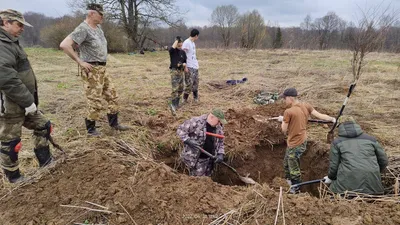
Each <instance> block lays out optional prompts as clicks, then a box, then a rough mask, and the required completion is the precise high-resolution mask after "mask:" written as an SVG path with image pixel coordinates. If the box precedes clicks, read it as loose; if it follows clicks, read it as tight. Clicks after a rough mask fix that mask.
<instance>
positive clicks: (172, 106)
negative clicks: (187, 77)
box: [168, 99, 176, 116]
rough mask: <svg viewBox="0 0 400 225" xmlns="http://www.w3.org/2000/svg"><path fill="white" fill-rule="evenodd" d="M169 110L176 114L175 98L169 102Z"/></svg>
mask: <svg viewBox="0 0 400 225" xmlns="http://www.w3.org/2000/svg"><path fill="white" fill-rule="evenodd" d="M168 106H169V110H170V111H171V114H172V115H173V116H176V107H175V99H172V100H170V101H169V103H168Z"/></svg>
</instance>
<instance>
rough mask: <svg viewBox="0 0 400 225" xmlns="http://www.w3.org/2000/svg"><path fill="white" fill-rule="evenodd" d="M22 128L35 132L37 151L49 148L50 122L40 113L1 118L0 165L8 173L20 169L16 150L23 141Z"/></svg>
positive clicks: (34, 139)
mask: <svg viewBox="0 0 400 225" xmlns="http://www.w3.org/2000/svg"><path fill="white" fill-rule="evenodd" d="M22 126H24V127H25V128H27V129H29V130H33V144H34V148H35V149H41V148H44V147H48V146H49V141H48V138H47V137H46V136H47V135H49V131H50V130H49V129H50V127H49V126H50V121H49V120H48V119H46V117H44V116H43V114H42V113H40V112H39V111H38V112H37V113H34V114H33V113H31V114H28V115H27V116H25V115H21V116H17V117H12V118H10V117H3V116H0V141H1V147H0V164H1V167H2V168H3V169H6V170H8V171H16V170H17V169H18V167H19V161H18V152H16V151H15V150H16V145H18V144H19V143H20V141H21V132H22Z"/></svg>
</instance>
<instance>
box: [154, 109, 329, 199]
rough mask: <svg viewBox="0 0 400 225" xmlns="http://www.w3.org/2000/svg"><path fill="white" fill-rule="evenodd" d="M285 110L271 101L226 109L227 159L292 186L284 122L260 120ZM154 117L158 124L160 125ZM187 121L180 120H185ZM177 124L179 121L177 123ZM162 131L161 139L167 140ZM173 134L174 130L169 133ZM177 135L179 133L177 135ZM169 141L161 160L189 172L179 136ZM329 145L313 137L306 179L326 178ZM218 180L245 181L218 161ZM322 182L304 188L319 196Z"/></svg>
mask: <svg viewBox="0 0 400 225" xmlns="http://www.w3.org/2000/svg"><path fill="white" fill-rule="evenodd" d="M284 110H285V107H284V106H283V105H278V104H276V105H269V106H263V107H257V108H255V109H241V110H233V109H230V110H228V111H227V112H226V117H227V118H228V119H229V123H228V124H227V125H226V126H225V127H224V132H225V140H224V142H225V151H226V156H227V157H226V162H227V163H228V164H230V165H232V166H233V167H234V168H235V169H236V170H237V171H238V172H239V174H240V175H242V176H247V175H249V177H251V178H252V179H253V180H255V181H256V182H258V183H260V184H262V183H267V184H269V186H270V187H272V188H277V189H279V187H280V186H286V187H288V185H287V183H286V181H285V179H284V178H285V176H284V168H283V159H284V155H285V150H286V141H285V135H284V134H283V133H281V131H280V124H279V123H277V122H275V121H267V120H260V118H269V117H273V116H276V115H280V114H282V113H283V111H284ZM160 121H165V118H160V119H159V120H158V122H156V121H152V123H154V124H158V125H160V124H159V123H160ZM181 122H183V121H179V122H178V123H181ZM176 126H177V125H176ZM160 134H161V132H160V133H158V138H159V140H166V138H163V135H160ZM164 135H165V136H167V137H168V136H169V137H171V135H174V134H171V133H168V132H167V133H165V132H164ZM175 136H176V135H175ZM168 140H169V142H168V143H166V142H165V141H164V142H162V144H160V146H162V148H160V149H159V152H158V154H156V155H157V156H156V159H157V160H158V161H161V162H164V163H165V164H167V165H168V166H170V167H172V168H174V169H176V170H178V171H180V172H182V173H186V174H187V171H186V170H185V167H184V165H182V163H181V162H180V160H179V152H180V149H181V148H182V144H180V142H179V140H178V139H177V140H175V141H171V139H168ZM328 158H329V145H327V144H323V143H319V142H318V143H316V142H314V141H309V142H308V144H307V150H306V152H305V153H304V154H303V156H302V157H301V162H300V164H301V171H302V180H303V181H309V180H315V179H322V178H323V177H324V176H326V174H327V172H328V166H329V161H328ZM212 179H213V180H214V181H215V182H218V183H220V184H224V185H231V186H234V185H245V184H244V183H243V182H242V181H241V180H240V179H239V178H238V177H237V176H236V174H235V173H233V172H232V171H231V170H230V169H228V168H226V167H225V166H222V165H218V166H217V167H216V169H215V172H214V174H213V176H212ZM318 187H319V185H318V184H312V185H305V186H302V188H301V191H302V192H309V193H310V194H312V195H315V196H318V194H319V191H318Z"/></svg>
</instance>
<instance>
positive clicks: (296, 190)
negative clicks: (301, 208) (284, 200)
mask: <svg viewBox="0 0 400 225" xmlns="http://www.w3.org/2000/svg"><path fill="white" fill-rule="evenodd" d="M299 183H301V181H298V180H291V184H292V186H291V187H290V190H289V192H290V193H291V194H299V193H300V187H298V186H293V185H295V184H299Z"/></svg>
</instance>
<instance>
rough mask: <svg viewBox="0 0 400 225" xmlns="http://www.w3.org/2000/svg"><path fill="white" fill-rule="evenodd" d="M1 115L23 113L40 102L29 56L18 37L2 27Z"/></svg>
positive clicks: (0, 32) (0, 55)
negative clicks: (33, 104)
mask: <svg viewBox="0 0 400 225" xmlns="http://www.w3.org/2000/svg"><path fill="white" fill-rule="evenodd" d="M0 91H1V92H0V110H1V111H0V115H1V116H4V115H6V116H15V115H19V114H23V113H24V112H25V108H26V107H29V106H30V105H32V103H36V105H37V104H38V97H37V83H36V77H35V74H34V73H33V70H32V68H31V65H30V63H29V60H28V56H27V54H26V53H25V51H24V50H23V49H22V47H21V46H20V45H19V41H18V38H15V37H13V36H11V35H10V34H9V33H7V32H6V31H5V30H4V29H2V28H0Z"/></svg>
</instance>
